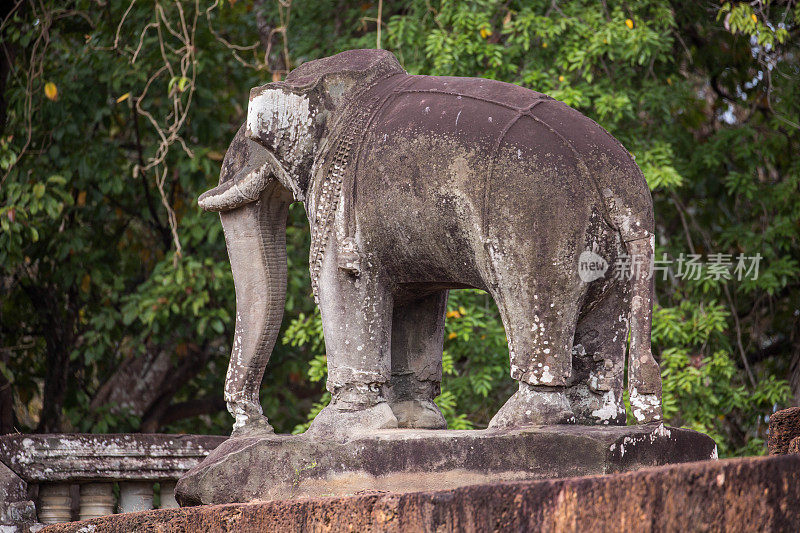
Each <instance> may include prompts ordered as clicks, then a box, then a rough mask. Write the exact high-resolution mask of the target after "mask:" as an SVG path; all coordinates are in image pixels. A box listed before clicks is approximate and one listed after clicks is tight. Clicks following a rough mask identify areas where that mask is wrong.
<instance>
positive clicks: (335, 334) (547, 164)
mask: <svg viewBox="0 0 800 533" xmlns="http://www.w3.org/2000/svg"><path fill="white" fill-rule="evenodd" d="M293 201H299V202H303V203H304V205H305V209H306V212H307V214H308V219H309V223H310V226H311V251H310V261H309V262H310V270H311V279H312V285H313V291H314V296H315V299H316V301H317V303H318V305H319V308H320V311H321V316H322V323H323V329H324V335H325V346H326V351H327V358H328V382H327V388H328V390H329V391H330V392H331V394H332V400H331V403H330V405H328V406H327V407H326V408H325V409H324V410H323V411H322V412H321V413H320V414H319V415H318V416H317V417H316V419H315V420H314V422H313V423H312V425H311V428H310V431H311V432H312V433H313V432H318V433H321V434H337V435H342V434H349V433H351V432H354V431H357V430H374V429H383V428H393V427H412V428H444V427H446V423H445V420H444V418H443V417H442V415H441V413H440V412H439V410H438V408H437V407H436V405H435V404H434V402H433V399H434V398H435V397H436V396H437V395H438V394H439V391H440V382H441V378H442V367H441V358H442V345H443V335H444V322H445V312H446V302H447V295H448V290H450V289H458V288H469V287H472V288H478V289H483V290H485V291H487V292H488V293H489V294H490V295H491V296H492V297H493V298H494V300H495V302H496V303H497V307H498V309H499V312H500V314H501V316H502V320H503V324H504V326H505V330H506V333H507V337H508V347H509V353H510V358H511V377H512V378H513V379H515V380H516V381H517V382H518V383H519V390H518V391H517V392H516V393H515V394H514V395H513V396H512V397H511V398H510V399H509V400H508V401H507V402H506V404H505V405H504V406H503V407H502V408H501V409H500V411H499V412H498V413H497V414H496V415H495V417H494V418H493V419H492V421H491V423H490V427H518V426H525V425H537V424H559V423H574V422H578V423H588V424H592V423H594V424H624V423H625V417H626V413H625V407H624V403H623V400H622V392H623V383H624V377H625V376H624V368H625V367H626V365H625V353H626V346H627V344H628V332H630V345H629V350H628V352H629V353H628V365H627V368H628V389H629V392H630V402H631V406H632V408H633V411H634V415H635V417H636V419H637V420H638V421H639V422H649V421H653V420H658V419H660V417H661V399H660V397H661V381H660V374H659V369H658V363H657V362H656V361H655V359H654V358H653V356H652V354H651V349H650V326H651V315H652V297H653V285H652V281H651V279H650V276H649V275H646V274H648V272H649V270H650V267H651V266H652V261H653V260H652V257H653V246H654V236H653V232H654V221H653V206H652V199H651V197H650V192H649V190H648V187H647V184H646V182H645V180H644V177H643V175H642V173H641V171H640V170H639V168H638V167H637V165H636V164H635V163H634V161H633V159H632V157H631V155H630V154H629V152H628V151H627V150H626V149H625V148H624V147H623V146H622V145H621V144H620V143H619V142H618V141H617V140H616V139H614V138H613V137H612V136H611V135H610V134H609V133H607V132H606V131H605V130H603V129H602V128H601V127H600V126H598V125H597V124H596V123H595V122H593V121H592V120H590V119H588V118H586V117H584V116H583V115H581V114H580V113H578V112H577V111H575V110H574V109H571V108H570V107H568V106H566V105H565V104H563V103H561V102H558V101H557V100H554V99H552V98H550V97H548V96H546V95H544V94H541V93H537V92H534V91H531V90H528V89H524V88H521V87H518V86H516V85H512V84H508V83H502V82H498V81H492V80H486V79H478V78H456V77H436V76H412V75H409V74H407V73H406V72H405V71H404V70H403V69H402V67H401V66H400V64H399V63H398V61H397V60H396V59H395V57H394V56H393V55H392V54H391V53H390V52H387V51H383V50H352V51H349V52H343V53H341V54H338V55H335V56H332V57H328V58H324V59H320V60H316V61H310V62H308V63H304V64H303V65H301V66H300V67H298V68H296V69H295V70H293V71H292V72H291V73H290V74H289V75H288V76H287V77H286V80H285V81H281V82H274V83H268V84H266V85H263V86H261V87H256V88H254V89H253V90H252V91H251V93H250V102H249V107H248V112H247V120H246V123H245V124H244V125H243V126H242V127H241V129H240V130H239V132H238V133H237V134H236V136H235V138H234V140H233V142H232V143H231V145H230V148H229V149H228V152H227V154H226V156H225V159H224V161H223V164H222V171H221V176H220V184H219V186H218V187H216V188H214V189H212V190H210V191H208V192H206V193H204V194H203V195H202V196H201V197H200V198H199V204H200V206H201V207H202V208H203V209H206V210H210V211H218V212H220V218H221V220H222V224H223V228H224V232H225V238H226V243H227V247H228V252H229V256H230V261H231V268H232V271H233V278H234V283H235V287H236V333H235V338H234V342H233V351H232V354H231V360H230V366H229V369H228V374H227V378H226V384H225V398H226V401H227V404H228V408H229V410H230V411H231V413H232V414H233V415H234V417H235V419H236V422H235V424H234V434H237V433H242V432H247V431H251V430H261V431H264V430H266V431H271V429H272V428H271V427H270V425H269V423H268V421H267V419H266V418H265V417H264V416H263V415H262V412H261V407H260V404H259V397H258V391H259V386H260V383H261V379H262V377H263V373H264V370H265V367H266V364H267V361H268V359H269V356H270V353H271V351H272V348H273V346H274V343H275V340H276V337H277V334H278V329H279V327H280V323H281V317H282V314H283V305H284V297H285V290H286V251H285V226H286V217H287V209H288V206H289V204H290V203H291V202H293ZM587 254H588V255H587ZM587 257H588V258H590V259H591V258H595V259H596V258H598V257H599V258H600V262H601V263H603V264H604V265H605V270H603V269H602V268H600V269H599V271H597V272H592V275H591V276H588V277H587V276H585V275H582V273H581V271H580V268H581V261H584V260H586V258H587ZM626 257H628V258H635V259H636V261H635V263H636V265H637V267H638V270H639V272H640V273H643V274H641V275H632V276H612V275H611V272H610V271H608V269H607V267H608V265H609V264H614V263H615V262H618V261H619V260H621V259H624V258H626Z"/></svg>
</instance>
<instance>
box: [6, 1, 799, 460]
mask: <svg viewBox="0 0 800 533" xmlns="http://www.w3.org/2000/svg"><path fill="white" fill-rule="evenodd" d="M383 4H384V5H383V6H382V16H381V20H377V14H378V5H377V3H374V2H373V3H370V2H355V3H351V2H345V1H319V0H293V1H290V0H279V1H275V2H268V1H265V0H263V1H246V0H238V1H233V0H231V1H227V2H214V3H207V2H204V3H202V4H201V3H200V0H195V1H194V2H179V1H167V0H150V1H147V2H132V3H128V2H102V1H99V0H98V1H95V2H91V1H89V0H83V1H81V0H76V1H73V2H68V3H66V4H65V3H63V2H32V1H21V0H18V1H17V2H15V3H14V5H12V6H10V7H9V8H8V11H7V12H5V13H2V15H3V23H2V30H1V31H2V36H3V37H2V39H3V49H4V50H3V54H2V61H3V63H2V68H0V84H5V85H4V87H3V85H0V88H2V89H3V94H2V96H3V98H2V100H0V107H2V109H0V111H2V113H1V114H0V116H7V117H8V118H7V119H6V120H5V124H4V130H3V133H2V138H1V140H0V172H2V174H3V177H2V178H1V179H2V180H3V181H2V192H0V228H2V233H0V265H2V266H1V267H0V268H2V273H0V283H2V287H3V291H2V303H0V313H2V314H1V315H0V328H1V329H0V335H2V337H0V346H2V360H1V361H0V371H2V375H3V378H4V379H5V380H6V381H7V383H0V423H2V425H3V426H2V429H3V431H9V430H12V428H16V429H18V430H21V431H31V430H39V431H53V430H79V431H192V432H198V433H206V432H226V431H227V430H228V426H229V419H228V415H227V414H226V413H225V412H224V405H223V402H222V399H221V391H222V379H223V377H224V369H225V366H226V364H227V356H228V350H229V347H230V346H229V345H230V338H231V334H232V328H233V320H232V316H231V313H232V311H233V308H234V305H235V304H234V301H233V287H232V283H231V280H230V271H229V267H228V264H227V257H226V254H225V249H224V243H223V239H222V236H221V234H220V233H221V232H220V226H219V222H218V221H217V220H216V218H215V217H213V216H210V215H208V214H202V213H200V212H199V210H198V209H197V206H196V202H195V198H196V196H197V195H198V194H199V193H200V192H202V191H203V190H205V189H207V188H208V187H209V186H211V185H212V184H214V183H215V182H216V179H217V173H218V170H219V162H220V160H221V157H222V154H223V153H224V150H225V148H226V146H227V143H228V142H229V140H230V139H231V138H232V136H233V133H234V132H235V130H236V128H237V127H238V125H239V124H240V123H241V121H242V120H243V118H244V114H245V111H246V109H245V103H246V102H247V97H246V95H247V92H248V90H249V88H250V87H252V86H254V85H258V84H261V83H264V82H266V81H271V80H277V79H280V78H281V76H283V75H285V73H286V71H287V70H288V69H290V68H293V67H295V66H297V65H298V64H300V63H302V62H303V61H307V60H310V59H314V58H317V57H322V56H326V55H330V54H333V53H336V52H339V51H341V50H346V49H350V48H359V47H360V48H370V47H374V46H375V45H376V40H377V35H376V33H377V32H376V30H377V27H378V24H380V25H381V27H382V37H381V44H382V45H383V46H385V47H387V48H389V49H391V50H392V51H394V52H395V53H396V55H397V56H398V58H399V59H400V61H401V62H402V63H403V65H404V66H405V68H406V69H407V70H408V71H409V72H411V73H426V74H440V75H460V76H483V77H489V78H495V79H501V80H504V81H510V82H512V83H517V84H520V85H523V86H526V87H530V88H532V89H535V90H538V91H541V92H545V93H548V94H550V95H551V96H553V97H555V98H557V99H559V100H562V101H564V102H565V103H567V104H569V105H571V106H573V107H575V108H577V109H579V110H580V111H582V112H583V113H585V114H587V115H588V116H590V117H592V118H593V119H595V120H596V121H597V122H599V123H600V124H601V125H602V126H603V127H605V128H606V129H608V130H609V131H610V132H611V133H612V134H613V135H615V136H616V137H617V138H619V139H620V140H621V141H622V142H623V143H624V144H625V146H626V147H627V148H628V149H629V150H631V152H632V153H633V154H634V156H635V157H636V160H637V162H638V163H639V165H640V166H641V167H642V169H643V171H644V173H645V176H646V178H647V180H648V183H649V184H650V187H651V189H652V191H653V198H654V201H655V204H656V223H657V245H658V250H657V253H658V255H659V257H661V254H666V256H664V257H665V259H666V260H669V261H672V262H673V263H672V266H673V270H672V272H671V274H669V275H668V276H667V277H666V279H662V278H661V276H659V278H658V281H657V299H658V304H657V309H656V314H655V322H654V331H653V340H654V350H655V352H656V355H657V357H659V358H660V359H661V363H662V372H663V377H664V391H665V397H664V407H665V414H666V416H667V417H668V419H669V422H670V423H672V424H675V425H682V426H687V427H692V428H695V429H699V430H701V431H706V432H708V433H710V434H711V435H712V436H714V438H716V439H717V441H718V442H719V443H720V448H721V452H722V453H723V454H728V455H730V454H746V453H760V452H761V449H762V438H763V435H764V431H765V429H766V424H765V417H766V416H768V415H769V413H770V412H772V411H773V409H775V408H777V407H781V406H784V405H786V404H787V403H789V402H791V401H794V402H798V401H800V320H799V319H798V316H799V315H800V294H798V293H799V292H800V286H799V283H798V274H800V267H799V266H798V261H800V245H799V243H798V235H797V233H798V222H800V195H798V192H799V191H798V183H799V182H800V164H798V160H797V157H796V155H795V154H796V153H797V152H798V141H799V140H800V125H799V124H798V122H800V98H798V87H800V83H798V80H799V79H800V65H799V64H798V57H799V56H798V52H799V50H798V42H799V39H798V34H800V31H799V30H798V25H800V10H798V7H797V5H796V3H795V2H791V1H790V2H752V3H739V2H725V3H723V4H722V5H721V6H720V5H718V4H712V3H710V2H709V3H688V4H687V3H683V2H668V1H664V0H640V1H635V2H634V1H628V2H614V1H605V2H600V3H597V2H589V1H577V0H572V1H562V2H557V1H544V0H541V1H539V0H530V1H521V0H519V1H513V0H511V1H496V0H474V1H470V2H455V1H448V0H442V1H430V0H411V1H408V2H384V3H383ZM288 231H289V234H288V237H287V241H288V243H289V272H290V279H289V290H288V297H287V314H286V317H285V319H284V326H285V334H284V342H283V344H282V345H279V346H278V347H276V350H275V353H274V354H273V356H272V359H271V361H270V365H269V368H268V371H267V377H266V379H265V383H264V386H263V388H262V401H263V403H264V407H265V411H266V412H267V413H268V414H269V416H270V419H271V420H272V421H273V423H274V424H275V426H276V428H277V429H279V430H283V431H288V430H292V428H294V429H295V430H296V431H299V430H302V428H303V427H304V421H307V420H308V417H309V413H310V416H313V414H315V412H316V411H318V409H319V408H321V406H322V405H324V403H325V401H326V400H327V398H326V396H325V395H323V394H322V392H323V387H322V385H323V383H324V376H325V360H324V343H323V342H322V335H321V327H320V324H319V317H318V313H317V312H316V311H315V309H314V306H313V304H312V300H311V298H310V288H309V283H308V276H307V268H306V265H307V257H308V256H307V253H308V231H307V229H306V221H305V215H304V213H303V211H302V207H300V206H294V207H293V208H292V210H291V213H290V224H289V229H288ZM681 254H683V255H681ZM689 254H699V255H700V256H701V257H702V260H703V265H701V267H700V270H699V271H698V277H699V279H696V280H694V279H688V278H687V277H686V276H679V275H678V274H679V271H678V270H677V267H678V265H679V264H680V265H681V267H682V268H683V266H685V261H684V262H681V260H682V259H686V258H688V257H689ZM710 254H727V255H729V256H730V259H729V260H730V261H732V263H733V264H732V265H731V270H733V267H735V262H736V259H735V258H736V257H737V256H739V255H740V254H742V255H745V256H754V255H755V254H760V255H761V256H762V257H763V259H762V260H761V262H760V264H759V272H758V277H757V279H749V278H748V279H745V280H742V281H739V280H737V279H736V275H735V274H734V275H733V276H732V279H726V277H725V276H721V275H720V274H719V270H718V269H716V270H715V267H714V264H713V263H714V262H713V261H709V258H710V257H711V256H710ZM725 258H726V257H719V258H717V259H720V260H724V259H725ZM680 274H683V272H680ZM507 356H508V353H507V348H506V343H505V337H504V332H503V328H502V325H501V324H500V321H499V318H498V315H497V311H496V309H495V308H494V305H493V303H492V302H491V300H490V299H488V298H487V296H486V295H485V294H483V293H480V292H478V291H454V292H453V293H451V301H450V306H449V311H448V321H447V339H446V341H445V373H446V376H445V383H444V387H443V393H442V395H441V396H440V397H439V398H438V400H437V401H438V403H439V405H440V407H441V408H442V410H443V412H444V413H445V415H446V416H447V418H448V421H449V422H450V425H451V427H481V426H482V425H485V424H486V423H487V422H488V419H489V418H490V417H491V415H492V413H493V412H494V411H495V410H496V409H497V408H498V407H499V406H500V405H501V404H502V402H503V401H504V400H505V399H506V398H507V397H508V395H510V393H511V387H512V386H513V383H512V382H511V380H510V378H508V377H507V376H508V368H507V366H508V362H507Z"/></svg>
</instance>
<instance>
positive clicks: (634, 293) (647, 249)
mask: <svg viewBox="0 0 800 533" xmlns="http://www.w3.org/2000/svg"><path fill="white" fill-rule="evenodd" d="M642 182H644V179H642ZM644 187H645V188H646V187H647V185H646V184H644ZM645 191H646V192H647V193H648V196H649V191H647V190H646V189H645ZM603 196H604V200H605V203H606V208H607V214H608V217H609V218H610V219H611V222H612V223H613V224H614V225H615V226H616V228H617V231H619V234H620V237H621V238H622V242H623V243H624V246H625V249H626V252H627V255H628V257H627V259H628V261H629V265H630V275H631V280H630V284H631V293H630V294H631V305H630V313H629V320H630V344H629V347H628V392H629V394H630V401H631V407H632V409H633V415H634V417H635V418H636V420H637V422H639V423H645V422H653V421H657V420H661V418H662V412H661V372H660V370H659V366H658V362H656V360H655V358H654V357H653V352H652V347H651V342H650V331H651V327H652V322H653V300H654V294H655V290H654V289H655V287H654V280H653V275H652V274H653V264H654V263H653V262H654V256H655V235H654V230H655V222H654V219H653V208H652V203H650V202H646V203H644V208H643V209H639V210H634V209H631V208H630V207H627V206H626V205H625V204H623V202H622V201H621V199H620V198H619V197H618V196H615V195H614V194H613V193H612V192H611V191H610V190H609V189H605V190H603Z"/></svg>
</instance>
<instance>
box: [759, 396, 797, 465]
mask: <svg viewBox="0 0 800 533" xmlns="http://www.w3.org/2000/svg"><path fill="white" fill-rule="evenodd" d="M797 437H800V407H790V408H789V409H784V410H782V411H778V412H777V413H773V414H772V416H770V417H769V438H768V439H767V446H768V448H769V453H770V455H782V454H784V453H787V452H788V451H789V444H790V443H791V442H792V441H793V440H794V439H796V438H797Z"/></svg>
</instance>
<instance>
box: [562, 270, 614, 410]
mask: <svg viewBox="0 0 800 533" xmlns="http://www.w3.org/2000/svg"><path fill="white" fill-rule="evenodd" d="M596 283H605V284H606V286H605V287H604V288H603V289H599V290H597V294H596V296H595V294H593V293H594V290H595V289H596V288H593V289H592V290H591V291H590V296H589V298H587V301H586V302H585V303H584V306H583V310H582V313H581V317H580V318H579V320H578V325H577V327H576V330H575V341H574V344H573V348H572V354H573V375H572V379H571V384H570V386H569V387H568V388H567V396H568V397H569V400H570V404H571V406H572V411H573V412H574V413H575V417H576V419H577V422H578V423H579V424H606V425H609V424H610V425H625V420H626V416H625V404H624V402H623V399H622V391H623V385H624V372H625V344H626V341H627V337H628V312H629V309H630V284H629V283H628V282H626V281H624V280H609V281H606V282H603V281H599V280H598V281H597V282H596Z"/></svg>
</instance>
